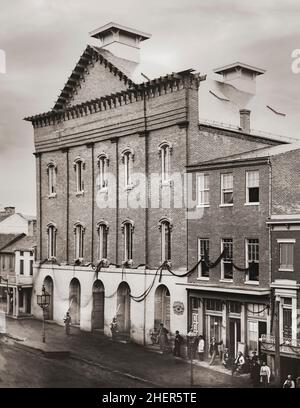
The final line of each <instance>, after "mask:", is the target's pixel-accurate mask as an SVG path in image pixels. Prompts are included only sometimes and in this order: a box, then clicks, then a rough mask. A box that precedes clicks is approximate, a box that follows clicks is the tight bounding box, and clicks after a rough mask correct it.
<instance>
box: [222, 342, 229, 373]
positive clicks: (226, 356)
mask: <svg viewBox="0 0 300 408" xmlns="http://www.w3.org/2000/svg"><path fill="white" fill-rule="evenodd" d="M222 364H223V366H224V368H227V370H228V369H229V368H230V356H229V351H228V348H227V347H226V348H225V350H224V353H223V359H222Z"/></svg>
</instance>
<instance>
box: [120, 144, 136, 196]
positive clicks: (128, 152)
mask: <svg viewBox="0 0 300 408" xmlns="http://www.w3.org/2000/svg"><path fill="white" fill-rule="evenodd" d="M134 155H135V153H134V150H133V149H130V148H127V149H125V150H123V152H122V154H121V161H122V163H123V164H124V187H125V189H131V188H132V187H133V184H132V167H133V162H134Z"/></svg>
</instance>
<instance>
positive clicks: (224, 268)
mask: <svg viewBox="0 0 300 408" xmlns="http://www.w3.org/2000/svg"><path fill="white" fill-rule="evenodd" d="M221 250H222V252H223V251H224V250H226V252H225V256H224V258H223V259H222V263H221V273H222V279H230V280H231V279H232V278H233V266H232V253H233V241H232V239H231V238H224V239H222V247H221Z"/></svg>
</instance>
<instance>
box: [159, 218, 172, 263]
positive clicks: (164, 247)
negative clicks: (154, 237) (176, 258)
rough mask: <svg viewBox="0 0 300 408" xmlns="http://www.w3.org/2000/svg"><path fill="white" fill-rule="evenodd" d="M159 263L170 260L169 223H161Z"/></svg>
mask: <svg viewBox="0 0 300 408" xmlns="http://www.w3.org/2000/svg"><path fill="white" fill-rule="evenodd" d="M160 228H161V261H162V262H164V261H170V260H171V225H170V222H169V221H162V222H161V227H160Z"/></svg>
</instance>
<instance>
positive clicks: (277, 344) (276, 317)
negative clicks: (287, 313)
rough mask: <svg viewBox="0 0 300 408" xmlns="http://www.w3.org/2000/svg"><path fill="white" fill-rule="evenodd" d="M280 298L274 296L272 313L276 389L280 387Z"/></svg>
mask: <svg viewBox="0 0 300 408" xmlns="http://www.w3.org/2000/svg"><path fill="white" fill-rule="evenodd" d="M279 315H280V296H278V295H276V296H275V313H274V337H275V381H276V385H277V386H278V387H280V386H281V375H280V324H279Z"/></svg>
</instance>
